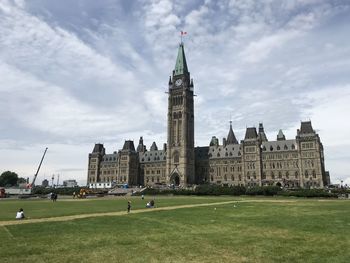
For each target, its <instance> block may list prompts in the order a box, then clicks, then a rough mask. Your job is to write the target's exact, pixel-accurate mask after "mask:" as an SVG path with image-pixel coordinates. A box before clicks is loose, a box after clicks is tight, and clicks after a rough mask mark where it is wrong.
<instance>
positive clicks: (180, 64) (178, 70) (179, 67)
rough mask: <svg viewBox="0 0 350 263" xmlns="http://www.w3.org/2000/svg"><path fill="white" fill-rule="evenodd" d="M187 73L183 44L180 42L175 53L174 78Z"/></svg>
mask: <svg viewBox="0 0 350 263" xmlns="http://www.w3.org/2000/svg"><path fill="white" fill-rule="evenodd" d="M186 73H188V68H187V62H186V56H185V50H184V44H183V43H182V42H181V43H180V45H179V50H178V53H177V58H176V64H175V71H174V76H178V75H182V74H186Z"/></svg>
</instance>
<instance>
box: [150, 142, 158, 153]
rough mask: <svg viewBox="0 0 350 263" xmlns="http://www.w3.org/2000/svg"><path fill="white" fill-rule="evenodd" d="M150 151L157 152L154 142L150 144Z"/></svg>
mask: <svg viewBox="0 0 350 263" xmlns="http://www.w3.org/2000/svg"><path fill="white" fill-rule="evenodd" d="M151 151H158V147H157V144H156V142H153V143H152V146H151Z"/></svg>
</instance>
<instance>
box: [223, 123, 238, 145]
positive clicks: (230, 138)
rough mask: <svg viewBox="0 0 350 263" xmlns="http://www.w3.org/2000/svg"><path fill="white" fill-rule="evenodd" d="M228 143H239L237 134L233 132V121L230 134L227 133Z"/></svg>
mask: <svg viewBox="0 0 350 263" xmlns="http://www.w3.org/2000/svg"><path fill="white" fill-rule="evenodd" d="M226 144H227V145H228V144H238V141H237V139H236V136H235V134H234V133H233V130H232V121H230V130H229V132H228V135H227V140H226Z"/></svg>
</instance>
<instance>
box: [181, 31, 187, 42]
mask: <svg viewBox="0 0 350 263" xmlns="http://www.w3.org/2000/svg"><path fill="white" fill-rule="evenodd" d="M184 35H187V32H186V31H181V43H182V36H184Z"/></svg>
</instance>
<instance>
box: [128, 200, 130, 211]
mask: <svg viewBox="0 0 350 263" xmlns="http://www.w3.org/2000/svg"><path fill="white" fill-rule="evenodd" d="M130 210H131V202H130V201H128V213H130Z"/></svg>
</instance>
